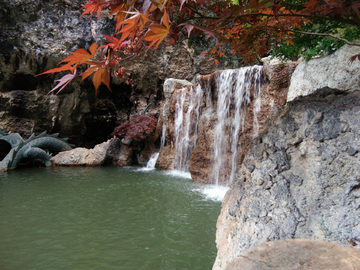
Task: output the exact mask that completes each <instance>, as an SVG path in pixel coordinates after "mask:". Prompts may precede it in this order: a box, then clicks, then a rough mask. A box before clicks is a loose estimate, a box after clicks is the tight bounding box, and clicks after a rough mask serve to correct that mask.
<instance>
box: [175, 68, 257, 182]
mask: <svg viewBox="0 0 360 270" xmlns="http://www.w3.org/2000/svg"><path fill="white" fill-rule="evenodd" d="M215 76H217V77H216V78H215V80H216V83H217V85H216V91H217V100H216V108H214V109H215V110H216V116H217V123H216V127H215V130H214V139H213V142H209V143H212V144H213V151H214V153H213V156H214V158H213V162H214V163H213V170H212V175H211V179H212V180H213V183H214V184H215V185H216V186H218V185H219V183H220V182H221V183H222V184H224V183H227V184H225V185H227V186H229V185H230V184H231V182H232V181H233V179H234V177H235V174H236V169H237V158H238V155H239V153H238V151H239V149H241V146H239V136H240V133H241V131H243V130H244V124H245V121H246V120H247V119H246V115H245V113H244V112H245V110H246V108H247V107H248V106H249V104H250V102H251V92H252V93H253V95H252V98H253V102H254V105H253V136H254V137H255V136H257V134H258V131H259V122H258V114H259V113H260V111H261V97H260V94H261V79H262V77H263V76H264V72H263V68H262V66H253V67H245V68H241V69H235V70H223V71H221V72H219V73H218V74H216V75H215ZM203 85H204V88H205V89H201V86H200V85H198V86H197V87H196V89H195V90H194V88H193V87H191V88H190V90H189V89H188V88H183V89H181V91H180V93H179V94H178V95H177V102H176V112H175V128H174V134H175V149H176V155H175V159H174V168H176V169H177V170H180V171H185V172H189V170H190V157H191V153H192V151H193V149H194V148H195V146H196V142H197V141H196V140H197V129H198V121H199V117H200V115H201V113H202V112H201V111H200V102H201V98H202V96H203V95H204V94H205V95H206V96H205V103H206V108H204V110H203V112H204V113H205V112H206V113H207V114H211V113H212V112H213V101H212V94H211V93H212V91H211V84H210V78H207V79H205V80H204V82H203ZM191 132H193V133H191ZM228 151H230V158H226V157H227V156H228V155H229V154H228ZM224 167H230V174H229V176H227V177H228V179H221V181H220V177H224V176H221V175H222V170H224Z"/></svg>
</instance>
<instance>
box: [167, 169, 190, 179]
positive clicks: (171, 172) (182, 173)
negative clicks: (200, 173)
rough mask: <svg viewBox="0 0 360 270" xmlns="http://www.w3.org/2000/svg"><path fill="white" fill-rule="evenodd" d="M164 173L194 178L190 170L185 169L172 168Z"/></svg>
mask: <svg viewBox="0 0 360 270" xmlns="http://www.w3.org/2000/svg"><path fill="white" fill-rule="evenodd" d="M164 173H165V174H166V175H170V176H175V177H181V178H186V179H192V178H191V173H190V172H183V171H179V170H171V171H165V172H164Z"/></svg>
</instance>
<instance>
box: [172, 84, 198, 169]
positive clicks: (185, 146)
mask: <svg viewBox="0 0 360 270" xmlns="http://www.w3.org/2000/svg"><path fill="white" fill-rule="evenodd" d="M180 91H181V93H180V94H178V96H177V98H176V111H175V130H174V131H175V158H174V169H175V170H180V171H184V172H189V171H190V157H191V153H192V151H193V150H194V148H195V146H196V141H197V129H198V120H199V117H200V103H201V98H202V95H203V91H202V89H201V87H200V85H198V86H197V87H196V88H195V89H194V87H190V89H189V91H188V88H183V89H181V90H180ZM186 100H187V101H188V102H187V110H186V114H185V117H184V109H186V108H185V105H186V104H185V101H186Z"/></svg>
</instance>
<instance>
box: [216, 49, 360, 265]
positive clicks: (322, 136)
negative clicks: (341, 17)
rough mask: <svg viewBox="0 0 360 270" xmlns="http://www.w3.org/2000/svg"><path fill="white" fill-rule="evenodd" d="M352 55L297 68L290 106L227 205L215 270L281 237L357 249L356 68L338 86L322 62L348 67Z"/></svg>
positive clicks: (260, 144)
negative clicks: (317, 241) (310, 240)
mask: <svg viewBox="0 0 360 270" xmlns="http://www.w3.org/2000/svg"><path fill="white" fill-rule="evenodd" d="M349 50H350V51H351V50H354V49H353V48H351V47H344V48H342V49H341V50H340V51H338V52H337V53H336V54H334V55H331V56H328V57H326V58H320V59H315V60H311V61H309V62H303V63H301V64H300V65H299V66H298V67H297V68H296V69H295V71H294V74H293V76H292V79H291V85H290V90H289V93H292V97H291V98H290V97H289V96H288V100H292V101H290V102H288V104H287V105H286V107H285V108H284V109H283V110H281V111H280V112H279V113H278V114H277V115H276V116H274V117H272V118H271V119H270V120H269V121H268V122H267V123H266V125H265V127H264V130H263V131H262V132H261V133H260V134H259V136H258V137H257V138H255V140H254V141H253V142H252V144H251V147H250V149H249V151H248V153H247V155H246V156H245V158H244V161H243V163H242V165H241V168H240V170H239V173H238V175H237V177H236V181H234V182H233V184H232V186H231V188H230V190H229V191H228V193H227V195H226V197H225V199H224V201H223V205H222V210H221V214H220V216H219V218H218V222H217V233H216V239H217V240H216V242H217V248H218V255H217V258H216V262H215V264H214V267H213V269H233V268H231V267H230V268H228V267H227V266H226V265H227V264H228V263H229V262H231V261H232V262H235V259H234V258H237V257H238V256H242V255H243V254H245V253H244V252H245V251H246V250H248V249H249V248H252V247H255V246H257V245H260V244H263V243H265V242H269V241H275V240H280V239H292V238H296V239H312V240H322V241H326V242H330V243H334V244H339V245H342V246H348V247H353V246H355V247H358V246H359V245H360V238H359V235H360V219H359V218H358V217H359V215H360V205H359V203H360V201H359V186H360V175H359V169H360V162H359V161H360V160H359V150H360V141H359V138H360V129H359V124H360V122H359V119H360V118H359V116H360V114H359V112H360V107H359V106H360V92H359V91H358V90H359V89H358V81H359V75H360V70H359V63H354V65H353V66H349V63H347V66H346V68H347V69H348V71H347V72H345V73H347V74H348V77H342V78H343V79H342V80H339V81H337V82H336V85H337V86H338V88H336V89H334V88H330V87H329V82H331V81H333V80H334V77H335V78H336V76H337V75H336V74H337V73H336V72H335V71H334V70H333V69H331V68H329V67H328V66H327V65H324V63H328V64H329V63H331V64H333V65H334V66H341V65H344V66H345V63H346V62H348V59H347V58H344V57H343V55H346V54H348V53H349ZM351 53H354V51H352V52H351ZM304 70H305V72H304ZM327 72H328V73H327ZM342 72H343V70H342V69H341V70H338V73H342ZM314 74H317V75H318V77H316V76H314ZM342 74H344V73H342ZM307 78H311V80H312V82H310V83H308V82H307ZM315 80H316V82H314V81H315ZM349 81H355V82H356V83H353V84H352V86H351V87H348V85H349ZM301 85H302V86H301ZM305 85H307V87H308V89H306V91H305V92H306V93H307V94H308V95H306V93H305V92H304V91H303V90H304V89H305ZM332 85H334V84H333V83H332ZM296 88H297V89H299V90H300V91H299V92H298V94H297V96H298V97H294V92H296V91H295V89H296ZM309 93H312V94H309ZM240 254H241V255H240ZM356 254H358V253H356ZM244 256H245V255H244ZM357 256H359V255H357ZM229 265H230V264H229ZM299 269H300V268H299ZM349 269H350V268H349Z"/></svg>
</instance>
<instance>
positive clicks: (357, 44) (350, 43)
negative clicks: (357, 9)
mask: <svg viewBox="0 0 360 270" xmlns="http://www.w3.org/2000/svg"><path fill="white" fill-rule="evenodd" d="M289 31H290V32H294V33H299V34H304V35H313V36H325V37H332V38H335V39H337V40H340V41H343V42H345V43H346V44H348V45H352V46H360V43H354V42H350V41H348V40H346V39H344V38H340V37H337V36H334V35H331V34H327V33H312V32H305V31H298V30H289Z"/></svg>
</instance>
